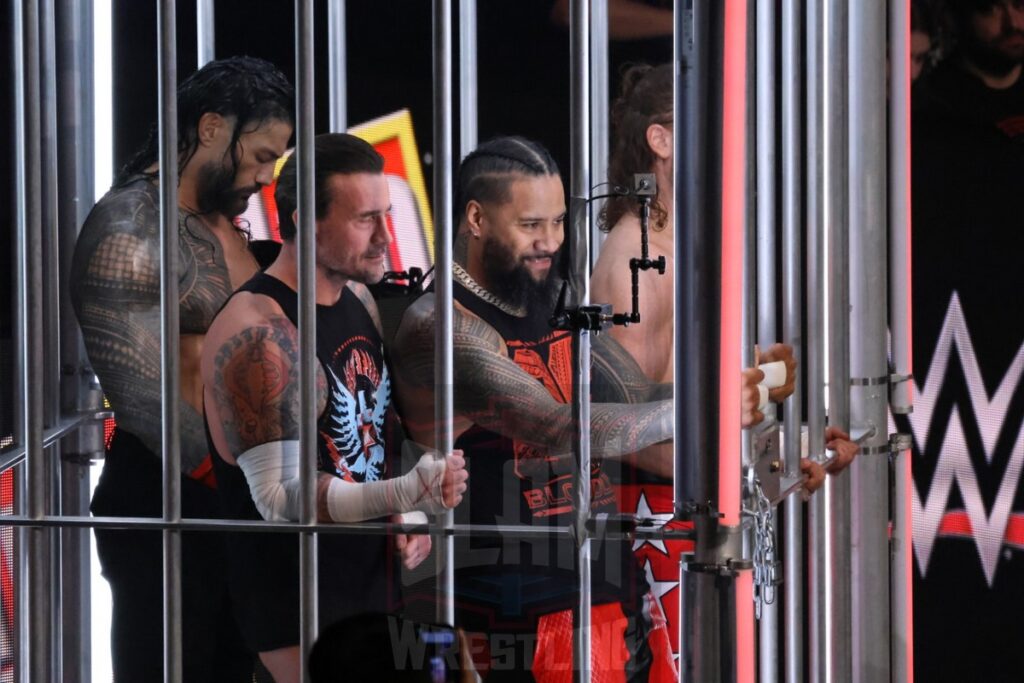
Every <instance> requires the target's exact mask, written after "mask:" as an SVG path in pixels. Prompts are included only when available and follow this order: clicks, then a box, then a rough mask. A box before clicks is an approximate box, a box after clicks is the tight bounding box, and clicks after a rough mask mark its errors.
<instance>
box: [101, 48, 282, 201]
mask: <svg viewBox="0 0 1024 683" xmlns="http://www.w3.org/2000/svg"><path fill="white" fill-rule="evenodd" d="M294 110H295V89H294V88H292V85H291V83H289V82H288V79H286V78H285V77H284V74H282V73H281V72H280V71H279V70H278V68H277V67H275V66H274V65H273V64H271V63H270V62H268V61H265V60H263V59H257V58H255V57H230V58H228V59H219V60H216V61H213V62H210V63H208V64H206V65H205V66H204V67H203V68H201V69H199V71H196V72H195V73H194V74H192V75H191V76H189V77H188V78H186V79H185V80H184V81H182V82H181V83H180V84H179V85H178V174H179V175H180V174H181V169H183V168H184V167H185V166H186V165H187V164H188V162H189V160H191V159H192V157H193V155H195V153H196V149H198V147H199V119H200V118H201V117H202V116H203V114H206V113H214V114H220V115H221V116H224V117H234V118H235V121H236V123H235V128H234V131H232V134H231V145H230V147H229V149H230V150H231V162H232V167H233V168H234V167H237V165H238V161H239V159H238V140H239V138H240V137H241V136H242V134H243V133H246V132H251V131H253V130H256V129H258V128H259V127H260V126H261V125H263V124H264V123H265V122H266V121H271V120H276V121H284V122H286V123H288V124H291V123H292V121H293V114H292V112H293V111H294ZM159 150H160V131H159V128H158V126H157V124H156V123H154V124H153V126H152V128H150V131H149V137H148V138H147V139H146V142H145V144H144V145H143V146H142V148H141V149H139V151H138V152H136V154H135V156H133V157H132V158H131V160H130V161H128V163H127V164H125V165H124V167H122V169H121V171H120V173H119V174H118V177H117V181H116V183H115V184H117V185H121V184H123V183H124V182H126V181H127V180H129V179H130V178H131V177H132V176H134V175H138V174H140V173H143V172H145V170H146V169H147V168H149V167H150V166H152V165H153V164H154V163H156V161H157V158H158V155H159ZM152 175H156V174H155V173H154V174H152Z"/></svg>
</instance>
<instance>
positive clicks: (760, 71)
mask: <svg viewBox="0 0 1024 683" xmlns="http://www.w3.org/2000/svg"><path fill="white" fill-rule="evenodd" d="M776 4H777V3H776V0H757V9H756V18H757V21H756V33H757V39H756V52H757V56H756V69H755V71H756V79H757V86H756V104H755V107H756V111H757V132H756V136H755V137H756V140H757V159H756V164H757V173H756V177H757V181H756V182H757V192H756V196H757V249H756V256H755V257H756V259H757V285H756V287H757V291H756V294H755V296H756V297H757V330H756V340H757V342H758V343H759V344H760V345H761V347H762V348H768V347H769V346H770V345H771V344H772V343H774V342H775V340H776V339H778V336H777V331H776V323H775V320H776V313H775V306H776V302H777V295H776V286H775V281H776V275H777V272H776V271H777V269H776V267H775V252H776V237H775V235H776V228H777V221H776V209H777V207H778V203H777V202H778V198H777V196H776V182H775V173H776V171H777V159H776V144H775V136H776V125H775V123H776V122H775V107H776V96H775V88H776V81H777V79H776V74H775V71H776V65H777V63H778V60H777V58H776V54H775V53H776V41H775V25H776V14H777V13H776ZM772 411H774V408H773V409H772ZM773 417H774V415H773ZM772 518H773V519H772V521H773V524H772V528H773V529H777V528H778V513H777V512H776V511H775V510H773V511H772ZM778 636H779V600H778V599H776V600H774V601H772V602H771V603H768V604H765V605H763V606H762V607H761V620H760V622H759V623H758V658H759V665H758V680H759V681H760V682H761V683H775V682H776V681H777V680H778V672H779V638H778Z"/></svg>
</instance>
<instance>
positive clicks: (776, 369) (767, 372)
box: [757, 360, 786, 389]
mask: <svg viewBox="0 0 1024 683" xmlns="http://www.w3.org/2000/svg"><path fill="white" fill-rule="evenodd" d="M757 369H758V370H760V371H761V372H763V373H764V379H763V380H761V382H760V383H761V384H763V385H764V386H766V387H768V388H769V389H778V388H779V387H782V386H785V385H786V362H785V361H781V360H776V361H772V362H771V363H762V364H761V365H758V366H757Z"/></svg>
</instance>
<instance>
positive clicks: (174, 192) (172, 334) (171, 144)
mask: <svg viewBox="0 0 1024 683" xmlns="http://www.w3.org/2000/svg"><path fill="white" fill-rule="evenodd" d="M175 21H176V19H175V0H160V4H159V11H158V16H157V31H158V33H159V36H160V47H159V52H158V55H159V56H158V69H159V74H160V75H159V90H158V92H159V107H160V114H159V121H158V125H159V128H160V311H161V327H160V369H161V386H160V389H161V398H162V401H163V404H162V409H161V418H162V420H163V434H162V446H163V454H164V462H163V465H164V469H163V512H164V519H165V520H166V521H169V522H177V521H180V520H181V439H180V436H179V433H180V430H179V423H180V419H181V415H180V411H179V406H178V401H179V400H180V397H181V381H180V375H179V372H178V362H179V351H178V348H179V339H180V337H179V331H180V330H179V315H178V313H179V312H178V278H177V273H178V101H177V87H178V71H177V54H178V51H177V44H176V43H177V28H176V25H175ZM163 547H164V548H163V549H164V558H163V559H164V680H165V681H166V682H167V683H180V681H181V680H182V664H181V657H182V645H181V533H180V532H179V531H176V530H173V529H167V530H165V531H164V532H163Z"/></svg>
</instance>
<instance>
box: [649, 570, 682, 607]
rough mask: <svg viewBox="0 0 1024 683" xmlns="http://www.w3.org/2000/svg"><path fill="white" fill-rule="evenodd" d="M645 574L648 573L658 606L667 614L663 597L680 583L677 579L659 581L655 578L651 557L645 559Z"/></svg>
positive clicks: (652, 593)
mask: <svg viewBox="0 0 1024 683" xmlns="http://www.w3.org/2000/svg"><path fill="white" fill-rule="evenodd" d="M644 574H646V575H647V583H648V585H649V586H650V587H651V595H653V596H654V599H655V600H657V601H658V607H660V608H661V613H662V614H665V615H667V612H665V605H664V603H663V602H662V598H664V597H665V596H666V595H668V594H669V593H670V592H672V590H673V589H675V588H676V587H677V586H678V585H679V584H677V583H676V582H675V581H658V580H657V579H655V578H654V572H653V571H652V570H651V558H647V559H646V560H644Z"/></svg>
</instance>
